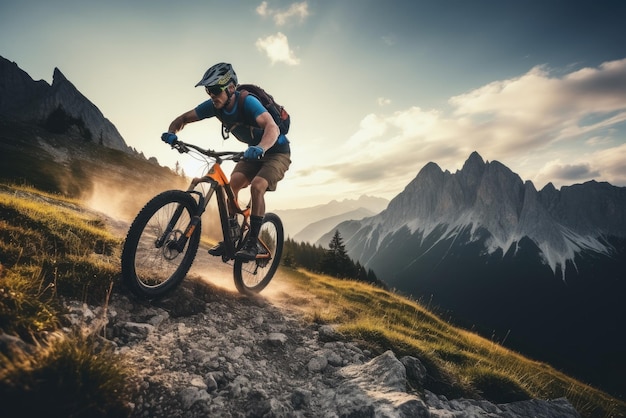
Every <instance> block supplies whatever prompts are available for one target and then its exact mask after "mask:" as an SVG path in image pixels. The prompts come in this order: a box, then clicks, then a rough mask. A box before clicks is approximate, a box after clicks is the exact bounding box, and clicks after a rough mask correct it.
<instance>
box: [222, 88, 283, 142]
mask: <svg viewBox="0 0 626 418" xmlns="http://www.w3.org/2000/svg"><path fill="white" fill-rule="evenodd" d="M237 91H238V92H239V100H238V101H237V106H238V108H239V109H243V102H244V100H245V99H246V97H247V96H248V94H251V95H253V96H254V97H256V98H257V99H258V100H259V102H261V104H262V105H263V107H264V108H265V109H267V111H268V112H269V113H270V115H272V118H273V119H274V122H276V125H278V129H280V133H281V134H283V135H285V134H286V133H287V132H289V125H290V124H291V116H290V115H289V113H287V110H286V109H285V108H284V107H283V106H281V105H279V104H278V103H276V101H275V100H274V97H273V96H272V95H271V94H269V93H268V92H266V91H265V90H263V89H262V88H261V87H259V86H257V85H254V84H240V85H238V86H237ZM239 115H240V116H239V119H240V120H241V123H243V124H244V125H248V126H256V121H245V120H244V115H243V112H239ZM238 123H239V122H238ZM238 123H237V124H238ZM237 124H235V125H237ZM235 125H233V126H230V127H227V126H225V125H224V124H222V137H223V138H224V139H226V138H228V133H229V132H230V131H231V129H232V128H234V126H235Z"/></svg>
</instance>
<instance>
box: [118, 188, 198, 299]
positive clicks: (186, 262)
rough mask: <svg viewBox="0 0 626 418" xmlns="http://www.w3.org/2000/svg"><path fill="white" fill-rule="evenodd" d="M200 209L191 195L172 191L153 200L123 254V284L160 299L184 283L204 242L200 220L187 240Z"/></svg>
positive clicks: (131, 232)
mask: <svg viewBox="0 0 626 418" xmlns="http://www.w3.org/2000/svg"><path fill="white" fill-rule="evenodd" d="M197 208H198V204H197V203H196V201H195V199H194V198H193V197H192V196H191V195H190V194H189V193H185V192H183V191H181V190H169V191H166V192H163V193H161V194H159V195H157V196H155V197H154V198H152V200H150V201H149V202H148V203H146V205H145V206H144V207H143V209H141V211H140V212H139V213H138V214H137V217H136V218H135V220H134V221H133V223H132V224H131V226H130V228H129V230H128V234H127V236H126V241H125V242H124V248H123V250H122V281H123V282H124V284H125V285H126V286H127V287H128V288H129V289H130V290H131V292H132V293H133V294H135V295H136V296H138V297H140V298H142V299H154V298H158V297H161V296H163V295H165V294H166V293H168V292H170V291H172V290H173V289H174V288H175V287H176V286H178V285H179V284H180V282H181V281H182V280H183V278H184V277H185V275H186V274H187V272H188V271H189V268H190V267H191V263H192V262H193V260H194V258H195V256H196V253H197V251H198V244H199V242H200V229H201V228H200V227H201V225H200V221H199V220H198V223H197V225H196V227H195V229H194V230H193V232H192V233H191V236H189V238H188V239H185V238H184V237H183V235H184V232H185V230H186V228H187V226H188V225H189V223H190V222H191V220H192V218H193V217H194V216H195V215H196V214H197ZM183 244H184V245H183Z"/></svg>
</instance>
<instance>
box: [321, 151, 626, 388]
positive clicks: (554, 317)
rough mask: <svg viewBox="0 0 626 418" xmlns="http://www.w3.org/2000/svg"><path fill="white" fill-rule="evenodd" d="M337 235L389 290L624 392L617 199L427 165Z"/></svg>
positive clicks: (503, 170)
mask: <svg viewBox="0 0 626 418" xmlns="http://www.w3.org/2000/svg"><path fill="white" fill-rule="evenodd" d="M337 228H338V229H339V232H340V234H341V236H342V237H343V238H344V243H345V246H346V249H347V251H348V254H349V255H350V256H351V257H352V258H353V259H354V260H358V261H359V262H361V264H363V265H364V266H366V267H367V268H371V269H373V270H374V272H375V273H376V275H377V276H378V277H379V278H381V279H382V280H384V281H385V282H386V283H387V284H388V285H389V286H390V287H392V288H396V289H397V290H399V291H400V292H402V293H405V294H408V295H411V296H412V297H415V298H419V299H421V300H422V301H424V302H425V303H430V304H432V305H435V306H438V307H439V309H441V310H443V311H446V312H448V313H449V315H450V316H451V317H452V318H453V319H454V320H455V322H457V323H459V324H461V325H464V326H466V327H468V328H472V327H473V328H474V329H476V330H478V331H480V332H481V333H483V334H484V335H486V336H488V337H489V336H492V335H494V336H495V337H494V338H497V339H498V340H504V339H506V341H505V344H506V345H508V346H510V347H512V348H514V349H517V350H521V351H522V352H524V353H527V354H530V355H531V356H533V357H535V358H537V359H543V360H546V361H549V362H551V363H552V364H555V365H557V366H558V367H563V368H566V369H567V370H568V371H569V372H571V373H574V374H577V375H579V376H582V377H583V378H584V379H589V380H590V381H592V382H593V383H599V382H601V381H602V382H606V381H607V376H609V379H608V380H609V381H610V383H609V385H612V386H619V387H620V388H624V383H623V376H624V375H626V367H625V365H626V360H625V359H624V349H626V342H625V341H626V337H625V335H624V332H623V329H624V321H625V320H626V308H625V307H626V304H625V303H624V297H625V296H626V188H623V187H615V186H612V185H610V184H608V183H598V182H595V181H591V182H587V183H584V184H577V185H573V186H567V187H562V188H561V189H560V190H557V189H555V188H554V186H553V185H552V184H548V185H547V186H546V187H544V188H543V189H542V190H541V191H537V190H536V189H535V188H534V186H533V184H532V183H531V182H530V181H526V182H523V181H522V179H521V178H520V177H519V176H518V175H517V174H515V173H513V172H512V171H511V170H510V169H508V168H507V167H506V166H504V165H503V164H501V163H499V162H497V161H492V162H485V161H483V159H482V157H481V156H480V155H479V154H478V153H476V152H474V153H472V154H471V155H470V156H469V158H468V160H467V161H466V162H465V164H464V166H463V168H462V169H461V170H460V171H457V172H456V173H454V174H452V173H450V172H448V171H445V172H444V171H442V170H441V169H440V168H439V167H438V166H437V165H436V164H435V163H429V164H427V165H426V166H425V167H424V168H423V169H422V170H421V171H420V172H419V174H418V175H417V177H416V178H415V179H414V180H413V181H411V182H410V183H409V184H408V185H407V186H406V188H405V189H404V191H403V192H402V193H400V194H399V195H398V196H396V197H395V198H394V199H392V200H391V202H390V203H389V206H388V207H387V208H386V209H385V210H384V211H382V212H381V213H380V214H378V215H375V216H372V217H369V218H365V219H362V220H359V221H355V220H351V221H346V222H343V223H341V224H339V225H338V226H337ZM333 232H334V229H333V230H332V231H329V232H328V233H327V234H325V235H323V236H322V237H321V238H320V239H319V240H318V241H317V243H318V244H323V243H325V242H328V241H329V240H330V238H331V236H332V234H333ZM622 393H623V392H622Z"/></svg>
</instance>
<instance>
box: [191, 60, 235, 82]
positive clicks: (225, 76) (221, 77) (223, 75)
mask: <svg viewBox="0 0 626 418" xmlns="http://www.w3.org/2000/svg"><path fill="white" fill-rule="evenodd" d="M230 81H232V82H233V83H235V85H237V84H238V83H237V74H235V70H233V67H232V65H230V64H227V63H225V62H220V63H219V64H215V65H214V66H212V67H211V68H209V69H208V70H206V73H204V76H203V77H202V80H200V81H199V82H198V84H196V87H198V86H204V87H212V86H220V87H223V86H225V85H227V84H228V83H229V82H230Z"/></svg>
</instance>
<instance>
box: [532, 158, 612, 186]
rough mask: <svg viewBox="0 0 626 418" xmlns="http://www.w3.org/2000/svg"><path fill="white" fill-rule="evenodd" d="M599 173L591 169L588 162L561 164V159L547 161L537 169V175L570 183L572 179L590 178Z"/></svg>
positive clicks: (583, 179) (554, 180) (558, 181)
mask: <svg viewBox="0 0 626 418" xmlns="http://www.w3.org/2000/svg"><path fill="white" fill-rule="evenodd" d="M599 175H600V172H599V171H598V170H595V169H593V168H592V167H591V164H589V163H577V164H563V163H562V162H561V160H555V161H550V162H548V163H547V164H546V165H545V166H544V167H543V168H542V169H541V170H540V171H539V175H538V177H539V178H542V177H545V178H546V179H552V180H551V181H552V182H557V183H563V182H565V183H570V182H572V181H585V180H590V179H593V178H594V177H598V176H599ZM546 183H547V182H546Z"/></svg>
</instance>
